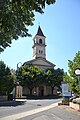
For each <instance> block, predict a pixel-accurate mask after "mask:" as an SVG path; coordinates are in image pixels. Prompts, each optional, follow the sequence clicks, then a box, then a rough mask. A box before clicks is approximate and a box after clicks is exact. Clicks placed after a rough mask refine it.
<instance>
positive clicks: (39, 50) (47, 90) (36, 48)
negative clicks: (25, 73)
mask: <svg viewBox="0 0 80 120" xmlns="http://www.w3.org/2000/svg"><path fill="white" fill-rule="evenodd" d="M32 48H33V59H32V60H29V61H27V62H25V63H24V64H23V65H27V66H29V65H35V66H38V67H41V68H42V69H43V70H44V71H45V70H46V69H48V68H54V67H55V64H53V63H51V62H50V61H48V60H47V59H46V37H45V35H44V34H43V32H42V30H41V27H40V26H39V27H38V30H37V34H36V35H35V36H34V38H33V46H32ZM56 92H57V88H56V87H55V90H54V91H53V93H54V94H56ZM22 94H23V95H29V94H30V90H29V89H28V88H27V87H23V90H22ZM32 94H33V95H36V96H47V95H51V87H50V86H46V85H40V86H38V87H35V88H34V89H33V90H32Z"/></svg>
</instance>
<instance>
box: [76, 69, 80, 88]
mask: <svg viewBox="0 0 80 120" xmlns="http://www.w3.org/2000/svg"><path fill="white" fill-rule="evenodd" d="M75 74H76V75H77V77H78V84H79V87H80V69H76V70H75Z"/></svg>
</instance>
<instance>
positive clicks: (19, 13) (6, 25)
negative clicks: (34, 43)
mask: <svg viewBox="0 0 80 120" xmlns="http://www.w3.org/2000/svg"><path fill="white" fill-rule="evenodd" d="M53 3H55V0H0V52H2V51H4V49H5V48H6V47H7V46H10V44H11V43H12V40H13V39H15V40H17V39H18V38H19V36H20V37H26V36H31V34H29V33H28V26H32V25H33V21H34V18H35V12H39V13H43V9H44V8H45V6H46V4H48V5H50V4H53Z"/></svg>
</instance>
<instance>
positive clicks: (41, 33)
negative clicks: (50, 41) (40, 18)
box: [36, 26, 45, 37]
mask: <svg viewBox="0 0 80 120" xmlns="http://www.w3.org/2000/svg"><path fill="white" fill-rule="evenodd" d="M36 35H39V36H42V37H45V36H44V34H43V32H42V30H41V27H40V26H39V27H38V31H37V34H36Z"/></svg>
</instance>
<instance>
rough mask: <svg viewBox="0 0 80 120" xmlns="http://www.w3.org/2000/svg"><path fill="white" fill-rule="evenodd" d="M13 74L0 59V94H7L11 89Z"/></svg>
mask: <svg viewBox="0 0 80 120" xmlns="http://www.w3.org/2000/svg"><path fill="white" fill-rule="evenodd" d="M13 79H14V78H13V76H12V74H11V71H10V69H9V67H6V65H5V64H4V62H3V61H0V94H1V95H4V94H9V93H10V92H11V91H12V90H13V85H14V81H13Z"/></svg>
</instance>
